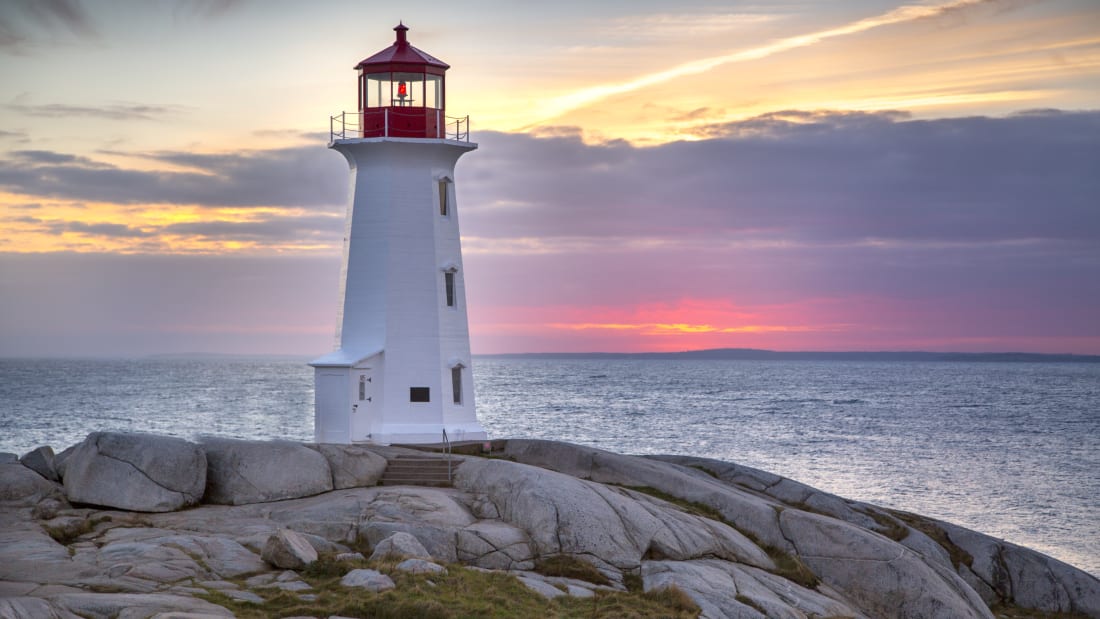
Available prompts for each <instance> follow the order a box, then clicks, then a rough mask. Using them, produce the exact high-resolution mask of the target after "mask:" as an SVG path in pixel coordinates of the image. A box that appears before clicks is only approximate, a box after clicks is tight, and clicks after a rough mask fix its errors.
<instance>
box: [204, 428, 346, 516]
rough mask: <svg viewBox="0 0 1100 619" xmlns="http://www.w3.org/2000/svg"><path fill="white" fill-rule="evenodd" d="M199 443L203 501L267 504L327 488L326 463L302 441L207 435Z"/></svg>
mask: <svg viewBox="0 0 1100 619" xmlns="http://www.w3.org/2000/svg"><path fill="white" fill-rule="evenodd" d="M202 446H203V449H205V451H206V461H207V469H206V495H205V497H204V499H203V500H204V501H205V502H207V503H218V504H222V505H242V504H247V503H266V502H270V501H280V500H283V499H294V498H298V497H304V496H311V495H315V494H320V493H322V492H328V491H330V490H332V470H331V469H330V468H329V465H328V461H327V460H326V459H325V457H324V456H322V455H321V454H320V453H318V452H316V451H314V450H312V449H310V448H308V447H306V446H304V445H302V444H301V443H292V442H289V441H266V442H261V441H241V440H235V439H225V438H206V439H204V440H203V441H202Z"/></svg>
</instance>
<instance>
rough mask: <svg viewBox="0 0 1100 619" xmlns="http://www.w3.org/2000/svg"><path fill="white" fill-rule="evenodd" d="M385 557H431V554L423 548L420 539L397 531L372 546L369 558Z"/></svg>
mask: <svg viewBox="0 0 1100 619" xmlns="http://www.w3.org/2000/svg"><path fill="white" fill-rule="evenodd" d="M386 557H408V558H411V559H431V558H432V555H431V553H429V552H428V550H427V549H426V548H424V545H423V544H421V543H420V540H418V539H416V537H414V536H413V535H412V534H410V533H404V532H401V531H399V532H397V533H394V534H393V535H391V536H389V537H387V538H386V539H384V540H382V541H380V542H378V544H376V545H375V546H374V552H372V553H371V555H370V560H371V561H373V560H375V559H384V558H386Z"/></svg>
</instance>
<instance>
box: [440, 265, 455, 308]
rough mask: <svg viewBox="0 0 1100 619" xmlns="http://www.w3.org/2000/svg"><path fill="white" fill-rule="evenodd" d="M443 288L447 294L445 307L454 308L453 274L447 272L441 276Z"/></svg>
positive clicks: (452, 272)
mask: <svg viewBox="0 0 1100 619" xmlns="http://www.w3.org/2000/svg"><path fill="white" fill-rule="evenodd" d="M443 287H444V288H446V292H447V307H454V306H455V272H454V271H447V272H446V273H444V274H443Z"/></svg>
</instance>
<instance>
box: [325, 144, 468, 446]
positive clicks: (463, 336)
mask: <svg viewBox="0 0 1100 619" xmlns="http://www.w3.org/2000/svg"><path fill="white" fill-rule="evenodd" d="M330 146H331V148H333V149H335V150H337V151H339V152H340V153H341V154H343V155H344V157H345V158H346V159H347V160H348V164H349V166H350V167H351V191H352V198H351V204H350V206H349V210H348V217H347V223H346V229H345V239H344V264H343V269H342V272H341V277H340V279H341V300H340V307H341V315H340V316H338V320H337V322H338V327H337V329H338V330H337V344H338V349H337V350H336V351H335V352H333V353H331V354H328V355H325V356H324V357H321V358H319V359H316V360H314V361H312V362H311V363H310V365H311V366H313V367H314V368H315V370H314V371H315V376H316V383H315V385H316V395H315V398H316V400H315V431H314V435H315V440H316V441H317V442H321V443H352V442H373V443H381V444H391V443H421V444H423V443H439V442H442V441H443V434H444V431H446V434H447V436H448V437H449V439H450V440H451V441H463V440H467V441H469V440H478V441H480V440H484V439H485V438H487V437H486V433H485V430H484V429H483V428H482V427H481V425H480V424H479V423H478V421H477V415H476V412H475V407H474V384H473V378H472V376H471V374H470V336H469V326H468V322H467V317H466V291H465V285H464V281H463V280H464V277H463V270H462V249H461V245H460V242H459V230H458V213H457V209H456V208H455V207H456V203H455V194H454V181H453V179H454V168H455V163H456V162H457V161H458V158H459V157H460V156H462V155H463V154H464V153H466V152H469V151H471V150H474V149H476V148H477V144H472V143H469V142H464V141H457V140H448V139H425V138H395V137H372V138H355V139H339V140H335V141H334V142H333V143H332V144H331V145H330Z"/></svg>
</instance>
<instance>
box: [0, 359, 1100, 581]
mask: <svg viewBox="0 0 1100 619" xmlns="http://www.w3.org/2000/svg"><path fill="white" fill-rule="evenodd" d="M473 373H474V380H475V384H476V389H477V398H478V411H479V417H480V418H481V421H482V423H483V425H484V426H485V428H486V429H487V430H488V431H489V432H490V434H491V435H492V436H494V437H532V438H547V439H555V440H565V441H571V442H575V443H581V444H586V445H593V446H596V447H601V448H605V449H609V450H613V451H618V452H623V453H638V454H654V453H680V454H692V455H698V456H705V457H711V458H717V459H721V460H729V461H733V462H738V463H740V464H745V465H748V466H753V467H757V468H761V469H764V470H768V471H771V472H774V473H777V474H780V475H784V476H787V477H791V478H793V479H796V480H798V481H801V482H804V483H807V484H809V485H811V486H815V487H817V488H820V489H822V490H826V491H829V492H833V493H836V494H839V495H841V496H845V497H848V498H853V499H859V500H864V501H869V502H872V503H877V504H880V505H884V506H888V507H893V508H898V509H904V510H907V511H913V512H917V513H921V514H925V515H928V516H932V517H936V518H941V519H944V520H948V521H951V522H955V523H958V524H960V525H963V526H966V527H969V528H972V529H976V530H978V531H982V532H984V533H987V534H990V535H994V536H996V537H1000V538H1004V539H1007V540H1009V541H1011V542H1015V543H1018V544H1022V545H1025V546H1030V547H1032V548H1035V549H1038V550H1041V551H1043V552H1046V553H1047V554H1050V555H1052V556H1054V557H1057V558H1059V559H1061V560H1063V561H1066V562H1068V563H1071V564H1073V565H1076V566H1078V567H1081V568H1083V569H1085V570H1087V571H1090V572H1091V573H1093V574H1097V575H1100V364H1062V363H946V362H843V361H676V360H629V359H616V360H593V359H576V360H570V359H538V358H524V359H500V358H491V357H485V358H475V360H474V364H473ZM95 430H130V431H144V432H155V433H161V434H169V435H174V436H180V437H184V438H195V437H197V436H200V435H204V434H214V435H223V436H234V437H241V438H255V439H264V438H286V439H293V440H312V436H313V375H312V369H311V368H309V367H308V366H306V365H305V363H304V361H296V360H292V361H270V360H252V361H250V360H214V361H211V360H202V361H190V360H118V361H103V360H73V361H69V360H0V451H9V452H15V453H18V454H23V453H26V452H27V451H29V450H31V449H33V448H34V447H37V446H39V445H47V444H48V445H51V446H52V447H53V448H54V449H55V450H57V451H60V450H61V449H63V448H65V447H68V446H69V445H72V444H75V443H77V442H79V441H80V440H81V439H83V437H84V436H86V435H87V434H88V433H89V432H91V431H95Z"/></svg>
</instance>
